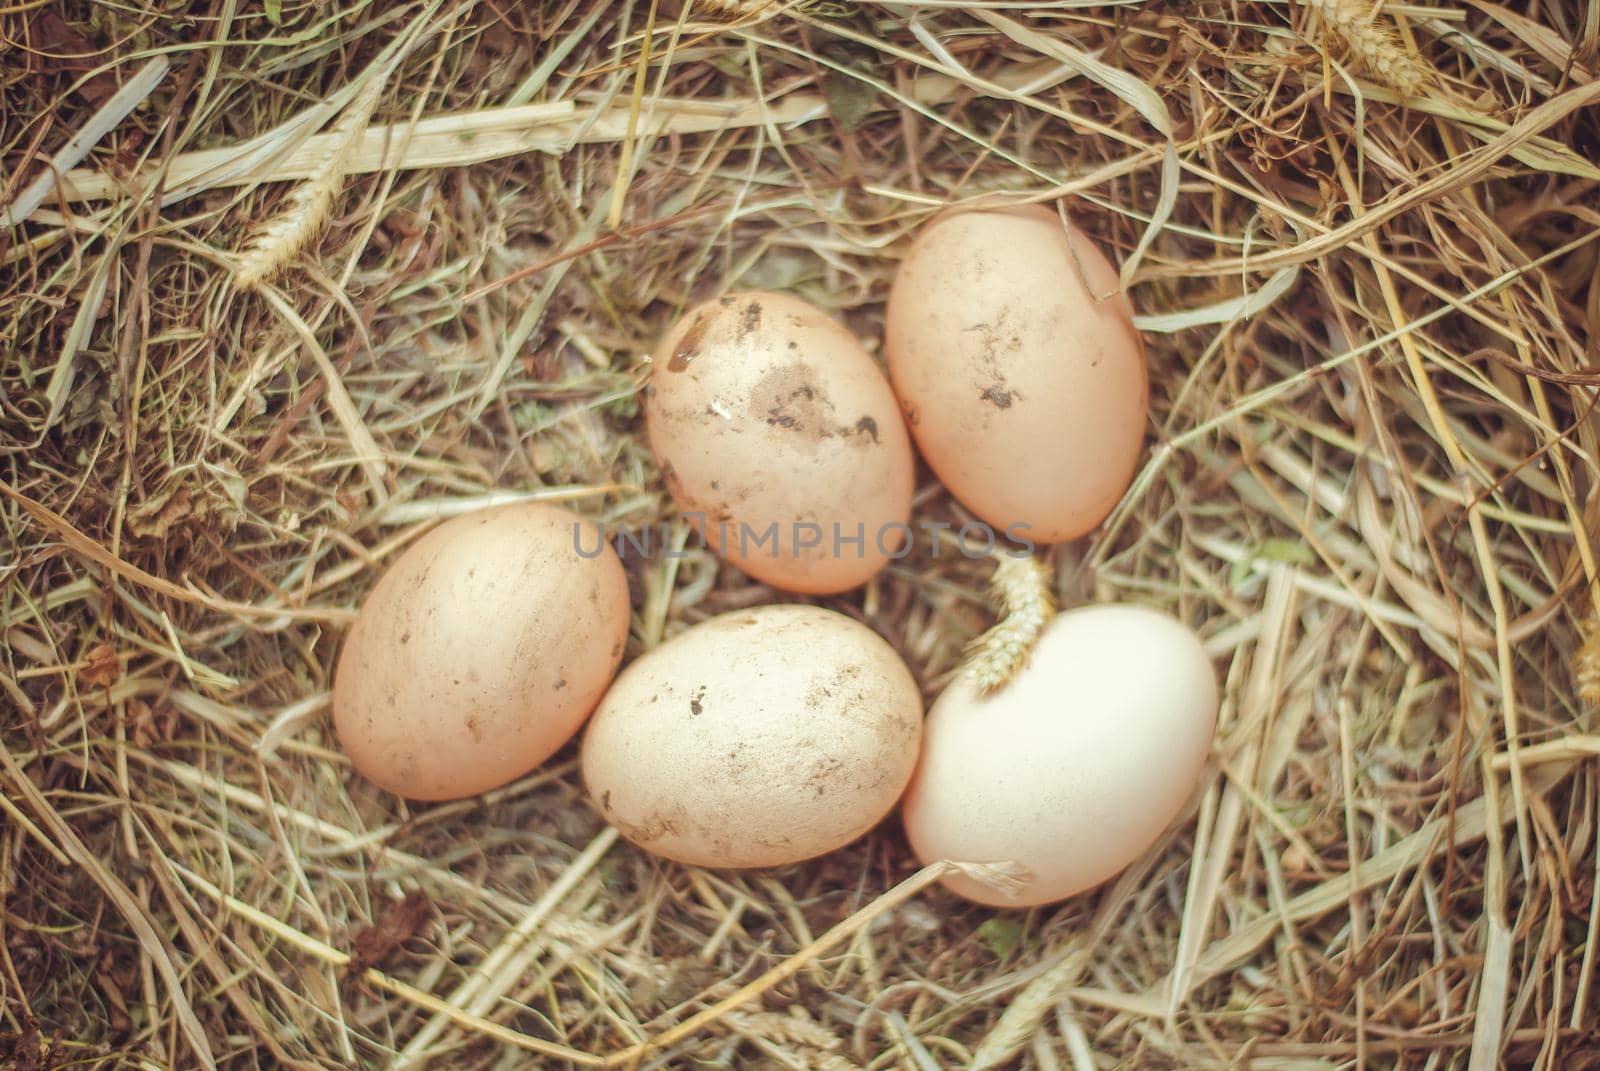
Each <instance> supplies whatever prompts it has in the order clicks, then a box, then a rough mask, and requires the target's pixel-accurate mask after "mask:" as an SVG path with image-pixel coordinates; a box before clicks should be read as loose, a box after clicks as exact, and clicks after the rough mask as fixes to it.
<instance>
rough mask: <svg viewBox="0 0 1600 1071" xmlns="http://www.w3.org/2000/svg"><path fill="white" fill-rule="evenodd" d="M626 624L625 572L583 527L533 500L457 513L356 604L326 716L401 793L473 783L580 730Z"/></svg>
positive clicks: (454, 794)
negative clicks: (331, 713) (358, 608)
mask: <svg viewBox="0 0 1600 1071" xmlns="http://www.w3.org/2000/svg"><path fill="white" fill-rule="evenodd" d="M627 638H628V585H627V579H626V577H625V576H624V574H623V569H622V563H621V562H620V561H619V560H618V558H617V555H616V552H615V551H614V550H612V549H611V547H610V545H609V544H607V543H606V542H605V541H604V540H603V539H602V537H601V533H600V532H599V531H598V530H597V529H596V528H595V526H593V525H590V524H587V523H586V522H585V521H583V520H582V519H581V518H579V517H578V516H577V515H576V514H573V513H571V512H569V511H567V510H565V509H561V508H559V507H557V506H551V505H543V504H538V503H528V504H517V505H508V506H499V507H495V508H492V509H484V510H480V511H477V512H474V513H469V514H466V515H464V516H460V517H456V518H454V519H452V520H449V521H446V522H445V523H443V524H441V525H439V526H438V527H437V528H434V529H433V530H432V531H430V532H428V533H427V534H426V535H424V536H423V537H422V538H420V539H418V540H417V541H416V542H415V543H413V544H412V545H411V546H410V547H409V548H407V549H406V551H405V552H404V553H403V554H401V555H400V557H399V558H398V559H396V561H395V562H394V564H393V565H391V566H390V567H389V569H388V570H387V571H386V572H385V573H384V574H383V576H382V577H381V578H379V580H378V582H377V583H376V584H375V585H374V586H373V588H372V590H371V591H370V592H369V593H368V595H367V597H366V599H365V601H364V602H363V603H362V604H361V608H360V611H359V612H358V613H357V615H356V620H355V623H354V624H353V625H352V626H351V628H350V632H349V634H348V635H347V636H346V637H345V642H344V648H343V650H342V652H341V653H340V656H339V663H338V667H337V669H336V672H335V676H334V685H333V720H334V728H335V730H336V731H337V733H338V737H339V742H340V744H341V745H342V746H343V748H344V751H345V753H346V754H347V755H349V757H350V761H351V762H352V763H353V764H354V765H355V767H356V769H357V770H359V771H360V772H361V773H363V774H365V775H366V776H367V777H368V778H370V779H371V780H372V781H374V782H376V783H377V784H378V785H380V786H382V787H383V788H386V789H388V790H389V791H391V792H394V793H396V794H398V795H401V796H407V797H410V798H412V799H419V800H446V799H458V798H461V797H464V796H471V795H475V794H477V793H480V792H485V791H487V790H489V789H491V788H495V787H497V786H499V785H503V784H505V783H506V782H508V781H511V780H513V779H515V778H517V777H520V776H521V775H522V774H525V773H527V772H528V771H529V770H532V769H533V768H534V767H536V766H538V765H539V764H540V763H542V762H544V761H545V760H546V759H547V758H549V757H550V756H551V755H553V754H555V752H556V751H558V750H560V748H561V746H562V745H563V744H565V743H566V742H567V741H568V740H569V739H571V738H572V736H573V735H574V734H576V732H577V731H578V729H579V727H580V726H581V725H582V724H583V720H584V719H585V718H586V717H587V716H588V715H589V713H590V712H591V711H592V710H593V709H594V707H595V704H596V703H598V702H599V701H600V697H601V695H602V694H604V692H605V690H606V687H607V686H608V685H609V684H610V683H611V680H612V677H613V676H614V675H615V673H616V670H617V666H618V664H619V663H620V661H621V659H622V651H623V646H624V644H625V643H626V642H627Z"/></svg>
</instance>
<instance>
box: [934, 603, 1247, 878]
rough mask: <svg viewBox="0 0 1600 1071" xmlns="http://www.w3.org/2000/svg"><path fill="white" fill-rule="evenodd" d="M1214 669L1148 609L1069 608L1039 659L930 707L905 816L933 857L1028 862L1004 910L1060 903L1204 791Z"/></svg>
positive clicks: (1178, 627)
mask: <svg viewBox="0 0 1600 1071" xmlns="http://www.w3.org/2000/svg"><path fill="white" fill-rule="evenodd" d="M1217 701H1218V696H1217V683H1216V675H1215V672H1214V671H1213V669H1212V668H1211V662H1210V660H1209V659H1207V657H1206V654H1205V650H1204V648H1203V647H1201V645H1200V640H1199V638H1198V637H1196V636H1195V634H1194V633H1193V632H1191V631H1190V630H1189V629H1188V627H1187V626H1185V625H1184V624H1183V623H1182V622H1180V621H1177V620H1175V619H1174V618H1171V617H1168V616H1167V615H1166V614H1163V613H1160V612H1158V611H1156V610H1151V609H1147V608H1145V607H1142V606H1114V605H1107V606H1084V607H1079V608H1078V609H1075V610H1069V611H1067V612H1066V613H1062V614H1058V615H1057V616H1056V617H1055V618H1054V619H1053V620H1052V621H1051V622H1050V624H1049V625H1048V626H1047V627H1046V629H1045V631H1044V633H1043V635H1042V636H1041V637H1040V639H1039V643H1038V646H1037V647H1036V648H1035V649H1034V651H1033V655H1032V657H1031V658H1030V660H1029V661H1028V663H1027V665H1026V666H1025V667H1024V668H1023V669H1022V670H1021V671H1020V672H1019V673H1018V674H1017V675H1016V677H1014V678H1013V679H1012V680H1011V682H1010V683H1009V684H1007V685H1005V686H1004V687H1003V688H1001V689H1000V690H999V691H997V692H995V693H993V694H992V695H988V696H981V695H979V694H978V693H977V691H976V689H975V688H974V686H973V684H972V682H971V680H970V679H968V678H966V677H962V678H958V679H957V680H956V681H955V683H953V684H951V685H950V686H949V687H948V688H947V689H946V690H945V691H944V693H943V694H942V695H940V696H939V698H938V700H936V701H935V702H934V704H933V708H932V709H931V710H929V712H928V721H927V726H926V729H925V734H924V742H923V749H922V757H921V760H920V762H919V763H918V765H917V773H916V777H915V778H914V779H913V780H912V783H911V787H910V788H909V789H908V790H907V791H906V797H905V801H904V805H903V808H902V817H903V819H904V821H905V827H906V834H907V836H908V837H909V838H910V840H911V846H912V848H913V849H914V850H915V852H916V854H917V858H919V859H921V860H922V861H923V862H924V863H931V862H933V861H935V860H938V859H950V860H954V861H957V862H964V863H1020V864H1021V865H1022V866H1023V867H1025V868H1027V870H1028V871H1029V872H1030V878H1029V880H1028V881H1027V883H1026V884H1025V885H1024V887H1023V889H1022V890H1021V892H1020V893H1018V894H1017V895H1016V896H1014V897H1007V896H1006V895H1004V894H1002V893H1001V892H999V891H997V890H995V889H993V888H991V887H989V886H987V885H984V884H982V883H980V882H978V881H975V880H973V879H972V878H970V877H967V876H965V875H959V874H958V875H952V876H951V877H949V878H947V879H946V880H945V884H947V885H948V886H949V887H950V888H952V889H954V890H955V891H956V892H958V893H960V894H961V895H962V896H965V897H967V898H968V899H971V900H975V901H977V902H978V903H980V904H989V905H992V906H995V907H1031V906H1034V905H1038V904H1046V903H1050V902H1051V901H1054V900H1060V899H1062V898H1064V897H1068V896H1072V895H1073V894H1074V893H1078V892H1082V891H1083V890H1085V889H1088V888H1091V887H1093V886H1095V885H1098V884H1100V883H1101V882H1103V881H1106V880H1107V879H1109V878H1112V877H1114V876H1115V875H1116V874H1117V873H1118V872H1119V871H1121V870H1122V869H1123V868H1124V867H1126V866H1127V865H1128V864H1130V863H1132V862H1133V861H1134V860H1135V859H1137V858H1138V857H1139V856H1140V855H1142V854H1144V852H1145V851H1147V850H1148V849H1149V848H1150V846H1151V845H1152V844H1154V843H1155V842H1156V841H1157V840H1159V839H1160V837H1161V835H1162V833H1164V832H1165V831H1166V829H1167V827H1168V826H1169V825H1171V823H1172V821H1173V819H1174V818H1176V817H1177V816H1178V814H1179V812H1180V811H1181V810H1182V809H1183V806H1184V804H1185V803H1186V802H1187V801H1188V799H1189V797H1190V796H1192V795H1193V793H1194V789H1195V786H1196V784H1197V783H1198V782H1199V779H1200V774H1201V772H1202V770H1203V769H1204V767H1205V762H1206V757H1207V756H1208V755H1209V754H1210V748H1211V736H1212V732H1213V730H1214V728H1215V726H1216V718H1217Z"/></svg>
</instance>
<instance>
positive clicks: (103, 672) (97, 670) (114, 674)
mask: <svg viewBox="0 0 1600 1071" xmlns="http://www.w3.org/2000/svg"><path fill="white" fill-rule="evenodd" d="M120 676H122V665H121V663H119V662H118V661H117V649H116V648H115V647H113V646H111V645H110V644H109V643H102V644H99V645H97V646H95V647H93V648H91V649H90V651H89V653H88V654H87V655H85V656H84V659H83V666H82V668H81V669H79V670H78V683H79V684H82V685H83V686H84V687H85V688H109V687H111V685H112V684H113V683H114V682H115V681H116V679H117V678H118V677H120Z"/></svg>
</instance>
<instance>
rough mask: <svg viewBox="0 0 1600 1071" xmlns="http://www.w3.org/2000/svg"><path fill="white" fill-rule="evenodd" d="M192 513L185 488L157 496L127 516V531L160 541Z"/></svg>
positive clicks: (189, 497) (192, 509)
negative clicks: (170, 529)
mask: <svg viewBox="0 0 1600 1071" xmlns="http://www.w3.org/2000/svg"><path fill="white" fill-rule="evenodd" d="M193 512H194V500H193V498H192V497H191V496H190V494H189V489H188V488H187V487H179V488H176V489H174V490H173V491H171V492H169V493H168V494H165V495H157V496H156V497H154V498H152V499H150V500H149V501H148V502H145V503H144V504H142V505H141V506H140V507H139V508H138V509H136V510H133V511H132V512H131V513H129V514H128V530H129V531H130V532H132V533H133V534H134V535H136V536H141V537H144V538H149V539H161V538H163V537H164V536H165V535H166V534H167V530H168V529H169V528H171V527H172V526H173V525H175V524H177V523H178V522H179V521H181V520H183V519H184V518H185V517H187V516H189V515H190V514H191V513H193Z"/></svg>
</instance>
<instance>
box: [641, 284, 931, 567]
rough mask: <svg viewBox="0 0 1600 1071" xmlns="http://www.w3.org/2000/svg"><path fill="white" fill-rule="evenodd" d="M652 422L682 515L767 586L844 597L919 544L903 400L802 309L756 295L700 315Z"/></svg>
mask: <svg viewBox="0 0 1600 1071" xmlns="http://www.w3.org/2000/svg"><path fill="white" fill-rule="evenodd" d="M644 410H645V416H646V419H647V422H648V426H649V435H650V445H651V448H652V449H653V450H654V451H655V455H656V458H657V460H658V461H659V462H660V464H661V470H662V475H663V477H664V479H665V481H666V485H667V489H668V490H669V491H670V492H671V494H672V497H673V499H674V501H675V502H676V503H677V506H678V508H679V509H680V510H682V511H683V512H684V513H685V514H686V515H687V516H688V517H689V519H690V521H691V523H693V524H695V526H696V527H697V528H699V529H700V530H701V531H702V533H703V535H704V537H705V539H706V542H707V543H708V544H709V545H710V546H711V548H712V549H713V550H715V551H716V552H717V553H719V554H721V555H722V556H723V557H724V558H726V559H727V560H729V561H731V562H733V563H734V564H735V565H737V566H738V567H739V568H740V569H742V570H744V571H745V572H746V573H748V574H749V575H750V576H753V577H755V578H756V579H757V580H761V581H763V582H765V583H768V584H771V585H773V586H774V587H778V588H783V589H785V590H787V591H795V592H804V593H808V594H825V593H831V592H838V591H844V590H846V589H849V588H852V587H856V586H857V585H860V584H862V583H864V582H865V581H867V580H868V579H869V578H870V577H871V576H872V575H873V574H874V573H876V572H877V571H878V570H879V569H881V568H882V567H883V565H884V563H885V562H886V561H888V560H889V558H890V557H891V556H894V555H896V554H897V553H898V552H900V551H901V549H902V548H903V546H904V544H905V541H906V540H907V539H909V536H910V529H909V528H908V527H907V524H906V522H907V520H908V518H909V517H910V513H911V491H912V466H913V461H912V454H911V441H910V438H909V437H908V436H907V434H906V430H905V425H904V422H903V421H902V419H901V416H900V409H899V406H898V405H897V403H896V401H895V397H894V393H893V391H891V390H890V388H889V384H888V381H887V380H886V379H885V378H884V376H883V373H882V372H880V371H879V369H878V366H877V365H876V364H874V363H873V360H872V358H871V356H870V355H868V354H867V352H866V351H865V350H864V349H862V348H861V345H860V343H858V342H857V341H856V339H855V338H854V337H853V336H852V335H851V334H850V332H849V331H847V330H846V329H845V328H844V327H843V326H842V325H841V324H839V323H838V322H836V321H834V320H832V319H830V318H829V317H828V316H826V315H824V314H823V313H822V312H820V311H819V310H818V309H816V308H815V307H813V306H811V305H809V304H807V303H806V302H804V301H802V300H800V299H799V298H795V297H790V296H788V295H786V294H775V293H766V292H757V291H751V292H743V293H733V294H728V295H726V296H724V297H721V298H718V299H715V300H712V301H708V302H706V303H705V304H703V305H700V306H698V307H696V308H694V309H691V310H690V311H689V312H688V313H686V314H685V315H684V316H683V318H682V319H681V320H680V321H678V323H677V324H676V325H674V326H673V328H672V329H671V330H670V331H669V332H668V333H667V335H666V337H665V338H664V339H663V340H662V342H661V345H660V346H659V348H658V349H657V350H656V354H655V363H654V367H653V368H652V370H651V375H650V383H649V386H648V387H647V388H646V391H645V403H644Z"/></svg>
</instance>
